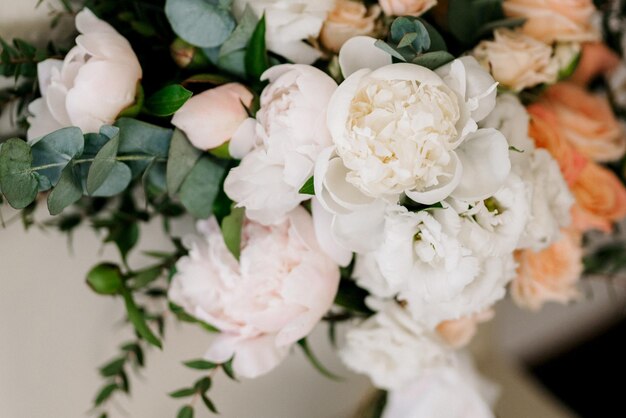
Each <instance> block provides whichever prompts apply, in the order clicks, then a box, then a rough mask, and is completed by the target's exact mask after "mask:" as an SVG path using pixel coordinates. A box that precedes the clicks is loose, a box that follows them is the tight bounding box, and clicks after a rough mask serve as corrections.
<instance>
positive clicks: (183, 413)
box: [176, 405, 193, 418]
mask: <svg viewBox="0 0 626 418" xmlns="http://www.w3.org/2000/svg"><path fill="white" fill-rule="evenodd" d="M176 418H193V407H191V406H190V405H185V406H183V407H182V408H181V409H180V411H178V415H176Z"/></svg>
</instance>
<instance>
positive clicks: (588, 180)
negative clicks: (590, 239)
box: [571, 162, 626, 232]
mask: <svg viewBox="0 0 626 418" xmlns="http://www.w3.org/2000/svg"><path fill="white" fill-rule="evenodd" d="M571 189H572V193H573V194H574V198H575V199H576V205H575V207H574V209H573V211H572V217H573V219H574V226H575V227H576V228H577V229H578V230H579V231H585V230H588V229H599V230H601V231H604V232H610V231H611V229H612V224H613V223H614V222H617V221H619V220H621V219H623V218H624V217H626V188H624V185H623V184H622V182H621V181H620V180H619V179H618V178H617V176H616V175H615V174H613V172H611V171H609V170H608V169H606V168H604V167H602V166H600V165H598V164H595V163H592V162H589V163H588V164H587V165H586V166H585V168H584V169H583V170H582V172H581V173H580V176H578V179H577V180H576V181H575V182H574V184H573V185H572V187H571Z"/></svg>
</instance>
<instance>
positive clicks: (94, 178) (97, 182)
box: [87, 128, 120, 195]
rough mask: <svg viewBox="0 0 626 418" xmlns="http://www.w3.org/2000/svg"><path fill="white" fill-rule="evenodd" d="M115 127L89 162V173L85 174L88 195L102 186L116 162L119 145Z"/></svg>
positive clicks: (118, 136)
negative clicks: (91, 161)
mask: <svg viewBox="0 0 626 418" xmlns="http://www.w3.org/2000/svg"><path fill="white" fill-rule="evenodd" d="M116 129H117V132H116V134H115V135H113V136H112V137H111V138H110V139H109V141H108V142H107V143H106V144H104V146H103V147H102V148H100V151H99V152H98V153H97V154H96V157H95V158H94V161H93V163H91V167H89V173H88V174H87V193H89V194H90V195H93V193H94V192H95V191H96V190H98V188H99V187H100V186H102V184H103V183H104V181H105V180H106V179H107V177H109V174H111V171H112V170H113V167H114V166H115V163H116V162H117V160H116V159H115V157H117V150H118V149H119V146H120V135H119V129H118V128H116Z"/></svg>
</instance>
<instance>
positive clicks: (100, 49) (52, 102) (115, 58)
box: [28, 8, 142, 140]
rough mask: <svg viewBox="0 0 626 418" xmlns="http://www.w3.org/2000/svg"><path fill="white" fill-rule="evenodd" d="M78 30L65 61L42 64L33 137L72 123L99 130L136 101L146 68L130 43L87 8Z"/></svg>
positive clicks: (30, 134) (34, 104) (32, 118)
mask: <svg viewBox="0 0 626 418" xmlns="http://www.w3.org/2000/svg"><path fill="white" fill-rule="evenodd" d="M76 29H78V31H79V32H80V35H78V37H77V38H76V46H75V47H73V48H72V49H71V50H70V51H69V52H68V53H67V55H66V56H65V59H64V60H63V61H60V60H55V59H48V60H45V61H42V62H41V63H39V65H38V66H37V72H38V77H39V90H40V92H41V96H42V97H41V98H39V99H37V100H35V101H33V102H32V103H31V105H30V106H29V108H28V110H29V112H30V113H31V114H32V116H30V117H29V118H28V123H29V124H30V128H29V130H28V139H29V140H32V139H35V138H38V137H40V136H43V135H46V134H48V133H50V132H52V131H55V130H57V129H60V128H63V127H66V126H78V127H79V128H80V129H81V130H82V131H83V132H98V130H99V129H100V127H101V126H102V125H105V124H110V123H113V122H114V121H115V119H116V118H117V116H118V115H119V113H120V112H121V111H122V110H124V109H125V108H126V107H128V106H130V105H131V104H133V102H134V101H135V92H136V89H137V84H138V82H139V80H140V79H141V75H142V72H141V66H140V65H139V61H138V60H137V57H136V56H135V53H134V52H133V49H132V47H131V46H130V44H129V43H128V41H127V40H126V39H125V38H124V37H123V36H121V35H120V34H119V33H117V32H116V31H115V29H113V27H112V26H110V25H109V24H108V23H106V22H104V21H102V20H100V19H98V18H97V17H96V16H95V15H94V14H93V13H92V12H91V10H89V9H87V8H85V9H83V10H82V11H80V12H79V13H78V14H77V15H76Z"/></svg>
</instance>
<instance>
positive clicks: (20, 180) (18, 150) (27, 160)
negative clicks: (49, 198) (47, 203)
mask: <svg viewBox="0 0 626 418" xmlns="http://www.w3.org/2000/svg"><path fill="white" fill-rule="evenodd" d="M32 160H33V157H32V154H31V148H30V146H29V145H28V144H27V143H26V142H24V141H22V140H21V139H18V138H12V139H9V140H8V141H6V142H5V143H3V144H2V148H0V189H2V193H3V194H4V197H5V198H6V200H7V202H8V203H9V204H10V205H11V206H12V207H13V208H15V209H23V208H25V207H26V206H28V205H30V204H31V203H32V202H33V201H34V200H35V198H36V197H37V191H38V190H39V181H38V178H37V176H36V174H35V173H33V172H32V171H31V163H32Z"/></svg>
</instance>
